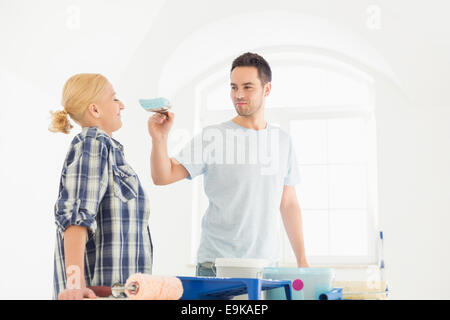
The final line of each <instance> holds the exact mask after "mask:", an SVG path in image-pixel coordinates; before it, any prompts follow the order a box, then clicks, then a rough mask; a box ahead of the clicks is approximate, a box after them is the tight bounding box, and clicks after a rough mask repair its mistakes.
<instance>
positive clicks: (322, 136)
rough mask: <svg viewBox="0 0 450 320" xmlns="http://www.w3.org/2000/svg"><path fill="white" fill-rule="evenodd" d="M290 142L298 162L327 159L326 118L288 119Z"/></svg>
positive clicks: (316, 161)
mask: <svg viewBox="0 0 450 320" xmlns="http://www.w3.org/2000/svg"><path fill="white" fill-rule="evenodd" d="M290 134H291V138H292V144H293V147H294V150H295V154H296V156H297V161H298V163H299V164H306V163H308V164H310V163H313V164H319V163H322V164H324V163H326V161H327V120H296V121H290Z"/></svg>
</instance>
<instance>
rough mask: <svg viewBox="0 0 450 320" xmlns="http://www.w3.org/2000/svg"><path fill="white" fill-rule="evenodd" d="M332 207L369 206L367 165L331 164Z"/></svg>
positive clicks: (361, 207) (360, 207) (359, 207)
mask: <svg viewBox="0 0 450 320" xmlns="http://www.w3.org/2000/svg"><path fill="white" fill-rule="evenodd" d="M328 170H329V171H328V174H329V178H330V186H329V187H330V208H337V209H342V208H355V209H356V208H358V209H363V208H367V167H366V166H365V165H330V166H329V168H328Z"/></svg>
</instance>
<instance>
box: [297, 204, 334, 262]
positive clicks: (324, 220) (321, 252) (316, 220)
mask: <svg viewBox="0 0 450 320" xmlns="http://www.w3.org/2000/svg"><path fill="white" fill-rule="evenodd" d="M302 217H303V232H304V239H305V250H306V254H307V255H308V256H325V255H328V253H329V252H328V250H329V248H328V238H329V229H328V212H327V211H325V210H304V211H302Z"/></svg>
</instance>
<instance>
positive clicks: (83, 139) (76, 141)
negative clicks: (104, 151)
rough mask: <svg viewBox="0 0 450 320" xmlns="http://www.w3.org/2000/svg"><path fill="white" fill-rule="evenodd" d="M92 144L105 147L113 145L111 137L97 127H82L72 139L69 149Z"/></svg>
mask: <svg viewBox="0 0 450 320" xmlns="http://www.w3.org/2000/svg"><path fill="white" fill-rule="evenodd" d="M93 142H94V143H95V144H97V145H99V146H102V145H104V146H106V147H110V146H111V145H112V144H113V142H112V139H111V137H110V136H109V135H108V134H107V133H106V132H105V131H103V130H101V129H99V128H97V127H83V128H82V130H81V132H80V133H78V134H77V135H76V136H75V137H74V138H73V140H72V142H71V144H70V147H71V149H72V148H73V149H77V148H82V147H83V146H84V145H85V144H87V143H89V144H92V143H93Z"/></svg>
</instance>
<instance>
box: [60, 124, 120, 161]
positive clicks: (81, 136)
mask: <svg viewBox="0 0 450 320" xmlns="http://www.w3.org/2000/svg"><path fill="white" fill-rule="evenodd" d="M113 144H114V142H112V140H111V137H110V136H109V135H108V134H107V133H106V132H104V131H103V130H101V129H99V128H97V127H83V129H82V130H81V132H80V133H78V134H77V135H76V136H75V137H74V138H73V139H72V142H71V143H70V146H69V150H68V152H67V156H66V161H65V164H66V165H67V166H69V165H70V164H72V163H73V162H76V161H77V160H78V159H79V158H80V157H81V155H82V154H85V155H94V154H98V153H105V156H106V154H107V153H108V151H109V149H110V148H111V147H113Z"/></svg>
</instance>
